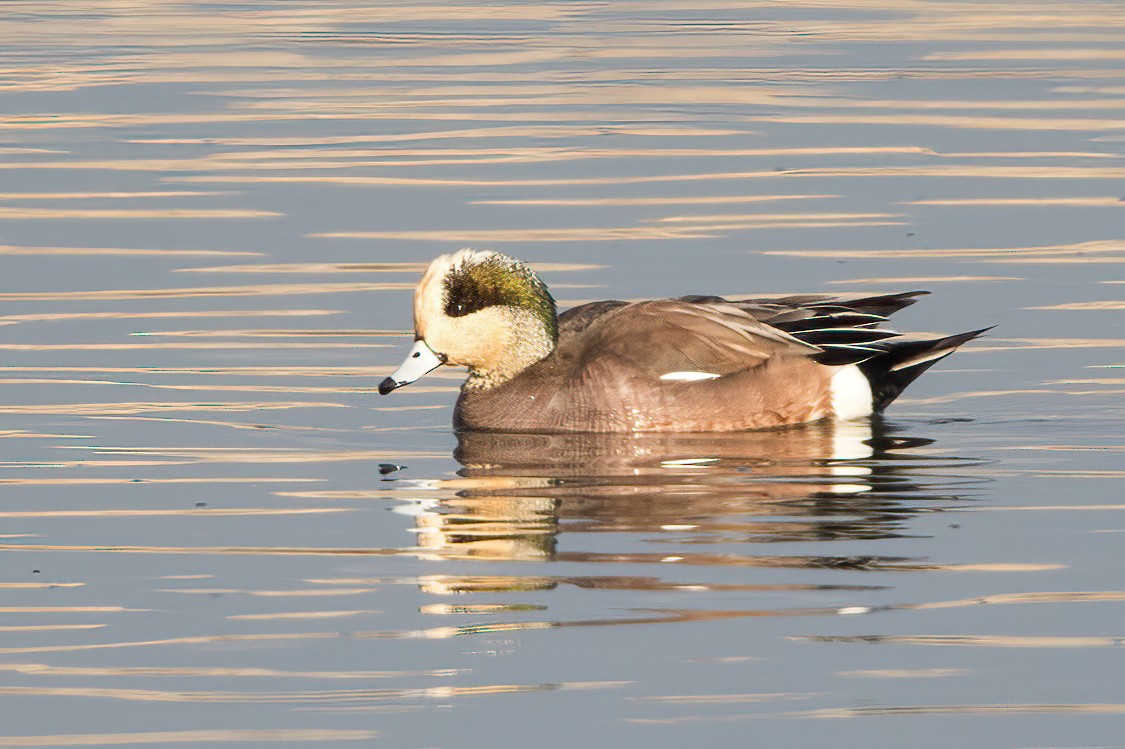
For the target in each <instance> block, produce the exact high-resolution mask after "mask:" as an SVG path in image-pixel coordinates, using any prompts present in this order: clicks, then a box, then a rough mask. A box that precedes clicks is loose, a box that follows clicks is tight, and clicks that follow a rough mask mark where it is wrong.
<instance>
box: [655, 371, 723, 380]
mask: <svg viewBox="0 0 1125 749" xmlns="http://www.w3.org/2000/svg"><path fill="white" fill-rule="evenodd" d="M718 377H719V375H717V374H714V373H712V372H669V373H668V374H662V375H660V379H662V380H680V381H690V380H714V379H716V378H718Z"/></svg>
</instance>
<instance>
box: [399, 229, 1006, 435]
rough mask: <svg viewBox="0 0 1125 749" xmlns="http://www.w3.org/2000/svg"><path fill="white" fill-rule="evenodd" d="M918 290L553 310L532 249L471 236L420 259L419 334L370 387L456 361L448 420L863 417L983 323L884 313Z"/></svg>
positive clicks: (483, 427) (753, 422)
mask: <svg viewBox="0 0 1125 749" xmlns="http://www.w3.org/2000/svg"><path fill="white" fill-rule="evenodd" d="M928 293H929V292H926V291H907V292H902V293H895V294H883V295H878V296H865V297H860V298H855V299H846V298H844V297H840V296H833V295H825V294H803V295H794V296H782V297H777V298H746V299H741V298H726V297H721V296H706V295H697V296H681V297H677V298H671V299H653V300H646V301H633V302H627V301H620V300H606V301H598V302H591V303H587V304H582V305H579V306H576V307H573V308H571V309H568V310H566V311H564V312H563V313H562V314H558V312H557V307H556V303H555V300H554V298H553V297H552V296H551V293H550V291H549V290H548V288H547V286H546V284H544V283H543V281H542V280H540V278H539V276H538V275H537V274H536V273H535V271H534V270H533V269H532V268H530V267H529V266H528V265H527V264H525V263H523V262H521V261H519V260H517V259H515V258H513V257H509V256H508V255H505V254H502V253H499V252H495V251H492V250H477V249H472V248H466V249H463V250H460V251H458V252H454V253H451V254H446V255H441V256H440V257H438V258H436V259H435V260H434V261H433V262H432V263H430V265H429V267H428V268H427V269H426V271H425V272H424V274H423V276H422V279H421V281H420V283H419V284H418V288H417V290H416V291H415V294H414V344H413V347H412V348H411V349H410V352H409V353H408V354H407V356H406V359H405V361H404V362H403V363H402V365H401V366H400V367H399V368H398V369H396V370H395V371H394V372H393V373H392V374H391V375H390V376H389V377H387V378H386V379H384V380H383V381H382V382H381V383H380V385H379V388H378V390H379V393H380V394H382V395H387V394H389V393H391V392H392V391H394V390H397V389H398V388H401V387H403V386H405V385H408V384H410V383H412V382H414V381H416V380H417V379H419V378H420V377H422V376H423V375H425V374H426V373H428V372H431V371H433V370H434V369H437V368H438V367H440V366H443V365H445V366H463V367H466V368H467V369H468V375H467V378H466V380H465V382H464V383H463V384H462V386H461V392H460V396H459V397H458V399H457V403H456V405H455V406H454V411H453V428H454V429H455V430H456V431H458V432H464V431H491V432H514V433H547V434H552V433H567V432H582V433H586V432H591V433H637V432H731V431H745V430H760V429H775V428H780V427H790V426H794V425H799V424H808V423H811V422H818V421H822V420H833V419H834V420H854V419H863V418H867V417H871V416H873V415H876V414H880V413H881V412H882V411H883V410H884V409H885V408H886V407H887V406H888V405H889V404H890V403H891V402H892V401H894V400H895V398H897V397H898V396H899V394H900V393H901V392H902V391H903V390H904V389H905V388H906V386H907V385H909V384H910V383H911V382H913V381H914V380H915V379H916V378H917V377H918V376H919V375H921V374H922V373H923V372H925V371H926V370H927V369H929V368H930V367H931V366H933V365H934V364H936V363H937V362H938V361H940V360H942V359H944V358H945V357H946V356H949V355H950V354H952V353H953V352H954V351H955V350H956V349H957V348H958V347H959V346H961V345H962V344H964V343H966V342H968V341H970V340H972V339H974V338H976V337H977V336H979V335H981V334H983V333H985V332H986V331H988V330H990V328H982V329H980V330H974V331H969V332H967V333H960V334H957V335H951V336H946V337H941V338H926V339H922V340H918V339H909V338H905V337H903V336H902V334H900V333H898V332H896V331H894V330H891V329H889V328H887V327H885V323H887V322H888V318H889V317H890V316H891V315H892V314H894V313H895V312H898V311H899V310H901V309H903V308H905V307H907V306H909V305H911V304H913V303H914V302H915V301H917V298H918V297H920V296H923V295H925V294H928Z"/></svg>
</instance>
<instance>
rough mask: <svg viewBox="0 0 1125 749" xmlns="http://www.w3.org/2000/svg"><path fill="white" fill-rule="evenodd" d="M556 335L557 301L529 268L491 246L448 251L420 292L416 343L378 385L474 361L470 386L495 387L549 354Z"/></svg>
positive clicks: (386, 387)
mask: <svg viewBox="0 0 1125 749" xmlns="http://www.w3.org/2000/svg"><path fill="white" fill-rule="evenodd" d="M557 340H558V321H557V320H556V317H555V300H554V299H552V298H551V294H550V292H548V291H547V287H546V285H545V284H544V283H543V282H542V281H540V280H539V277H538V276H536V275H535V272H534V271H533V270H531V268H529V267H527V266H526V265H524V264H523V263H521V262H520V261H518V260H515V259H514V258H510V257H508V256H507V255H501V254H500V253H498V252H492V251H488V250H472V249H465V250H461V251H459V252H455V253H453V254H451V255H442V256H441V257H439V258H437V259H436V260H434V261H433V262H432V263H430V267H429V268H428V269H427V270H426V273H425V274H424V275H423V276H422V281H421V283H419V284H418V290H417V291H416V292H414V348H412V349H411V350H410V354H409V355H408V356H407V357H406V361H404V362H403V363H402V366H400V367H399V368H398V369H396V370H395V372H394V373H393V374H392V375H391V376H390V377H388V378H387V379H385V380H383V382H382V383H380V385H379V392H380V393H382V394H383V395H386V394H387V393H389V392H391V391H392V390H394V389H395V388H398V387H402V386H403V385H408V384H410V383H411V382H414V381H415V380H417V379H418V378H419V377H421V376H422V375H424V374H426V373H427V372H429V371H431V370H434V369H436V368H438V367H439V366H441V365H442V364H449V365H451V366H465V367H468V368H469V379H468V381H467V382H466V383H465V387H466V388H469V389H487V388H490V387H494V386H496V385H499V384H500V383H502V382H505V381H507V380H509V379H511V378H512V377H514V376H515V375H517V374H519V373H520V372H521V371H522V370H523V369H525V368H527V367H528V366H530V365H532V364H534V363H535V362H537V361H539V360H540V359H542V358H543V357H545V356H547V355H548V354H550V353H551V351H552V350H553V349H554V347H555V343H556V342H557Z"/></svg>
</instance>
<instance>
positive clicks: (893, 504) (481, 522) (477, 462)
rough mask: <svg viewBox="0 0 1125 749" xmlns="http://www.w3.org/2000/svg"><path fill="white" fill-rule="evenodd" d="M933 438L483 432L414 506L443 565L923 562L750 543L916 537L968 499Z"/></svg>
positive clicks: (469, 438) (831, 427)
mask: <svg viewBox="0 0 1125 749" xmlns="http://www.w3.org/2000/svg"><path fill="white" fill-rule="evenodd" d="M931 443H932V440H927V439H913V438H908V437H902V436H895V435H893V434H891V433H889V431H888V430H887V429H886V428H884V427H883V425H882V424H881V423H878V422H855V423H834V424H833V423H826V424H813V425H809V426H805V427H799V428H790V429H784V430H778V431H760V432H740V433H712V434H631V435H620V434H606V435H601V434H508V433H488V432H470V433H464V434H462V435H460V436H459V443H458V446H457V449H456V451H455V453H454V457H455V458H456V459H457V461H458V462H459V463H461V465H462V468H461V469H460V471H458V478H455V479H449V480H444V481H439V482H434V483H433V484H430V486H431V488H433V489H437V490H438V497H437V498H430V499H426V500H417V504H416V505H415V506H414V508H413V510H412V512H413V514H415V515H416V518H417V522H416V525H417V531H418V546H419V547H420V550H421V552H422V554H424V555H426V556H433V557H435V558H443V559H449V558H462V559H465V558H474V559H487V560H523V561H531V560H562V561H604V562H609V561H637V562H648V561H675V562H680V563H686V564H693V563H694V564H745V565H752V566H800V567H833V566H835V567H872V566H880V565H886V564H892V563H895V562H903V561H909V560H898V559H891V558H878V557H834V556H826V555H817V556H799V557H771V556H762V555H751V556H742V555H741V554H743V553H745V552H746V547H745V544H747V543H755V544H758V543H782V542H786V543H794V542H821V541H835V540H849V539H850V540H856V539H884V538H894V537H899V536H901V535H903V534H904V533H905V532H906V531H905V523H906V521H907V520H908V519H909V518H910V517H911V516H912V515H914V514H916V513H919V512H925V511H929V510H931V509H933V508H934V507H935V504H936V506H941V504H943V503H945V502H948V500H950V499H952V498H955V497H956V494H954V493H951V491H950V490H951V483H950V482H951V480H953V479H955V477H954V476H951V475H949V473H948V472H947V471H939V472H934V471H931V470H930V469H934V468H939V467H942V466H948V465H949V464H956V459H949V458H937V457H935V456H933V455H932V454H927V451H926V450H925V449H924V448H925V447H926V446H927V445H929V444H931ZM563 532H565V533H630V534H641V538H642V539H643V540H645V541H653V540H660V541H662V542H665V544H668V543H671V544H675V546H676V549H677V553H676V554H677V555H676V556H668V555H667V554H660V553H652V552H649V551H647V548H648V547H644V546H642V547H641V548H642V549H645V550H642V551H636V549H637V548H638V547H637V544H636V541H635V539H634V540H630V541H628V542H624V543H619V542H613V543H611V544H610V548H611V549H613V548H628V549H631V550H632V551H629V552H614V551H608V552H604V553H593V552H582V551H560V550H559V548H558V538H559V535H560V533H563ZM572 546H579V544H573V545H572ZM720 547H722V548H720ZM732 547H733V548H734V549H735V550H737V552H738V553H736V554H732V553H730V550H731V548H732ZM662 548H665V549H666V548H667V546H666V545H665V546H663V547H662ZM679 550H683V551H682V552H681V551H679ZM458 579H460V578H458ZM519 579H520V580H521V581H524V582H526V578H519ZM552 579H557V578H552ZM508 580H509V582H511V579H508ZM524 582H521V583H520V584H521V585H522V584H524ZM433 583H434V585H436V586H437V587H438V588H440V587H442V583H441V582H440V580H439V579H437V578H435V580H434V581H433ZM469 583H470V587H474V588H476V587H477V586H484V588H486V589H488V588H496V587H500V588H502V587H504V585H505V584H506V583H504V581H503V580H500V579H497V580H495V581H493V582H492V583H489V582H488V580H485V579H483V578H479V579H478V578H473V579H472V580H470V581H469ZM544 584H551V582H550V580H548V579H545V582H544ZM532 587H537V586H535V585H532ZM435 592H440V591H435Z"/></svg>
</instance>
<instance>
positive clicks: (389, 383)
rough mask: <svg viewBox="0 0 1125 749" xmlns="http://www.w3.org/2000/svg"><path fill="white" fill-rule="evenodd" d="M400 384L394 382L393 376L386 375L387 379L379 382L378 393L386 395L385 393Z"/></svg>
mask: <svg viewBox="0 0 1125 749" xmlns="http://www.w3.org/2000/svg"><path fill="white" fill-rule="evenodd" d="M400 384H401V383H398V382H395V381H394V379H393V378H390V377H388V378H387V379H385V380H383V381H382V382H380V383H379V395H386V394H387V393H389V392H391V391H392V390H394V389H395V388H397V387H398V386H399V385H400Z"/></svg>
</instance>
